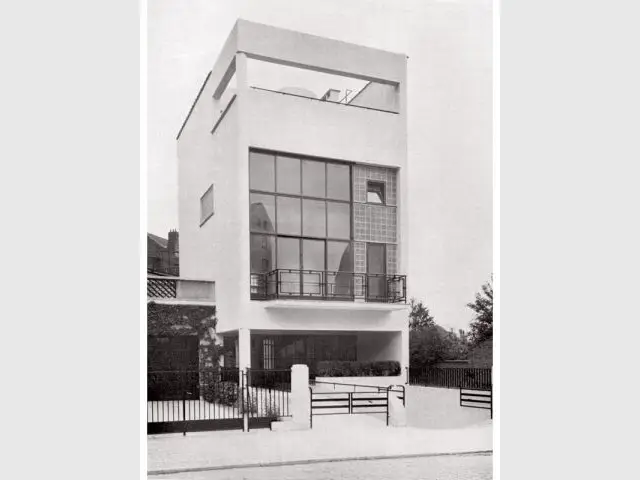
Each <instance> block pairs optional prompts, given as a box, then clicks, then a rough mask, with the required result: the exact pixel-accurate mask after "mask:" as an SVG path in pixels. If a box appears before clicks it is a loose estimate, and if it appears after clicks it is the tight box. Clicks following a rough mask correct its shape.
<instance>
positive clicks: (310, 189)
mask: <svg viewBox="0 0 640 480" xmlns="http://www.w3.org/2000/svg"><path fill="white" fill-rule="evenodd" d="M325 184H326V182H325V164H324V163H323V162H313V161H311V160H303V161H302V194H303V195H306V196H308V197H320V198H324V196H325Z"/></svg>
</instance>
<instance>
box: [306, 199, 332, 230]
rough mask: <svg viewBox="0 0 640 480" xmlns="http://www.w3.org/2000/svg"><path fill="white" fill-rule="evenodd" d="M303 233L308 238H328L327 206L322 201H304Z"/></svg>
mask: <svg viewBox="0 0 640 480" xmlns="http://www.w3.org/2000/svg"><path fill="white" fill-rule="evenodd" d="M302 229H303V230H302V231H303V235H304V236H308V237H322V238H324V237H326V236H327V214H326V204H325V202H323V201H321V200H302Z"/></svg>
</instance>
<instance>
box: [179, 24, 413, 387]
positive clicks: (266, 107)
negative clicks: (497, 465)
mask: <svg viewBox="0 0 640 480" xmlns="http://www.w3.org/2000/svg"><path fill="white" fill-rule="evenodd" d="M248 59H259V60H262V61H269V62H275V63H279V64H282V65H287V66H297V67H300V68H306V69H311V70H316V71H319V72H328V73H334V74H341V75H345V76H350V77H354V78H359V79H364V80H367V81H374V82H378V83H380V84H383V85H384V86H385V92H384V98H386V97H387V96H388V95H390V93H389V92H390V91H391V94H393V92H394V91H395V93H396V95H395V96H394V101H395V102H396V104H397V107H398V108H397V113H392V112H388V111H382V110H377V109H368V108H358V107H355V106H350V105H346V104H337V103H333V102H323V101H314V100H311V99H308V98H301V97H297V96H293V95H283V94H278V93H275V92H270V91H261V90H256V89H253V88H250V86H249V85H248V84H247V81H246V78H247V75H246V73H247V61H248ZM234 74H235V84H236V85H235V91H234V92H229V91H228V90H227V89H226V82H227V81H228V80H229V79H230V78H231V77H232V75H234ZM406 77H407V76H406V56H405V55H402V54H396V53H390V52H385V51H380V50H375V49H371V48H367V47H362V46H358V45H353V44H347V43H344V42H339V41H336V40H331V39H326V38H320V37H316V36H312V35H307V34H303V33H298V32H292V31H288V30H282V29H278V28H274V27H270V26H265V25H260V24H256V23H252V22H247V21H244V20H239V21H238V22H237V24H236V26H235V27H234V29H233V31H232V33H231V35H230V36H229V39H228V41H227V43H226V44H225V47H224V48H223V51H222V53H221V54H220V56H219V58H218V60H217V61H216V63H215V65H213V67H212V71H211V73H210V74H209V76H208V77H207V80H206V81H205V83H204V85H203V88H202V90H201V92H200V94H199V96H198V98H197V99H196V100H195V103H194V106H193V108H192V111H191V112H190V114H189V116H188V117H187V119H186V121H185V123H184V125H183V128H182V129H181V132H180V134H179V135H178V158H179V175H178V182H179V225H180V242H181V245H180V247H181V248H180V263H181V264H180V270H181V274H182V275H184V276H186V277H188V278H195V279H203V280H213V281H215V285H216V304H217V317H218V327H217V333H218V334H219V335H222V336H223V337H229V338H231V337H232V338H234V339H235V341H238V366H240V367H242V366H250V363H251V360H250V358H251V352H250V351H249V350H250V349H251V340H250V339H251V334H252V332H260V333H261V334H265V333H268V332H276V333H279V334H286V333H288V332H289V333H306V334H318V333H323V332H324V333H339V332H350V333H352V334H355V335H357V336H358V340H357V342H358V360H397V361H399V362H400V364H401V365H402V367H403V369H404V367H406V366H408V364H409V352H408V326H407V324H408V320H407V315H408V307H407V306H406V305H405V304H403V303H400V304H399V303H367V302H359V301H354V302H335V301H323V300H313V301H310V300H281V299H277V300H266V301H259V300H251V282H250V268H251V266H250V235H249V229H250V218H249V203H250V200H249V151H250V149H251V148H261V149H267V150H273V151H279V152H286V153H291V154H296V155H307V156H312V157H321V158H328V159H332V160H336V161H343V162H349V163H351V164H364V165H374V166H381V167H389V168H393V169H397V170H396V171H397V184H398V187H397V189H398V193H397V204H396V205H397V223H398V227H397V242H396V243H397V273H398V274H406V272H407V270H408V268H407V267H408V263H407V262H408V244H407V232H406V227H405V226H406V225H407V223H408V217H407V211H408V209H407V188H406V186H407V178H408V175H409V172H408V169H407V98H406V91H407V89H406ZM389 89H391V90H389ZM363 97H364V95H363ZM377 97H378V98H383V97H381V96H380V95H377ZM355 104H356V103H355V102H354V105H355ZM211 185H213V186H214V214H213V216H212V217H210V218H209V219H207V220H206V221H205V222H204V223H203V224H202V225H201V222H200V220H201V219H200V197H201V196H202V195H203V194H204V193H205V191H206V190H207V189H208V188H209V187H210V186H211ZM407 281H410V279H408V280H407ZM403 376H404V371H403ZM363 383H364V382H363ZM393 383H398V379H394V381H393ZM403 383H404V382H403Z"/></svg>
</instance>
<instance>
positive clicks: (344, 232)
mask: <svg viewBox="0 0 640 480" xmlns="http://www.w3.org/2000/svg"><path fill="white" fill-rule="evenodd" d="M327 208H328V221H329V225H328V231H327V237H329V238H344V239H345V240H348V239H350V238H351V206H350V205H349V204H347V203H335V202H327Z"/></svg>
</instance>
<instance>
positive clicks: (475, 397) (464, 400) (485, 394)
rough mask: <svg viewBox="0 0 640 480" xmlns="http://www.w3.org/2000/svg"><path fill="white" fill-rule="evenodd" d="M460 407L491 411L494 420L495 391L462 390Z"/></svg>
mask: <svg viewBox="0 0 640 480" xmlns="http://www.w3.org/2000/svg"><path fill="white" fill-rule="evenodd" d="M460 406H461V407H471V408H482V409H485V410H490V411H491V413H490V415H491V418H493V390H492V389H489V390H486V389H479V388H460Z"/></svg>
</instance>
